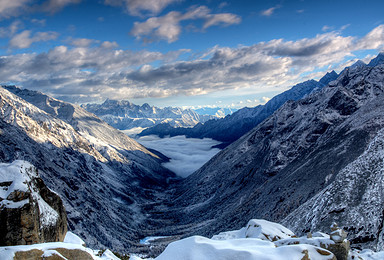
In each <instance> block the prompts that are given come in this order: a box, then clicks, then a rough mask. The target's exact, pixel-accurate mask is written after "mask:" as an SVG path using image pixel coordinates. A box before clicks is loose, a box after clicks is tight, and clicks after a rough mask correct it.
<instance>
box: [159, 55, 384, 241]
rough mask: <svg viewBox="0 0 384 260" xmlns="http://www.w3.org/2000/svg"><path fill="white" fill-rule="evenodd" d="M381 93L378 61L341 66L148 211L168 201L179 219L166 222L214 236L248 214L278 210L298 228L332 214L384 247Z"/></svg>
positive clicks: (354, 236)
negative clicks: (321, 85) (328, 80)
mask: <svg viewBox="0 0 384 260" xmlns="http://www.w3.org/2000/svg"><path fill="white" fill-rule="evenodd" d="M383 92H384V64H383V63H378V64H376V65H375V66H354V67H351V68H347V69H345V70H344V71H343V72H342V74H341V75H340V76H339V77H338V79H337V80H335V81H333V82H331V83H330V84H329V85H328V86H327V87H325V88H323V89H322V90H321V91H318V92H315V93H312V94H310V95H308V96H307V97H305V98H303V99H301V100H298V101H288V102H286V103H285V104H284V105H283V106H282V107H281V108H280V109H279V110H277V111H276V112H275V113H274V114H273V115H272V116H270V117H269V118H267V119H266V120H265V121H263V122H262V123H261V124H259V125H258V126H257V127H255V128H254V129H253V130H252V131H250V132H249V133H247V134H246V135H244V136H243V137H241V138H240V139H239V140H238V141H236V142H234V143H233V144H231V145H230V146H228V147H227V148H226V149H224V150H223V151H221V152H220V153H218V154H217V155H216V156H215V157H213V158H212V159H211V160H210V161H209V162H208V163H206V164H205V165H204V166H203V167H202V168H201V169H200V170H198V171H197V172H195V173H194V174H192V175H191V176H189V177H188V178H186V179H184V180H183V181H182V183H181V185H179V186H178V187H177V189H176V191H175V193H174V194H175V198H174V199H173V200H172V201H171V202H169V204H168V205H166V206H163V205H157V206H155V207H154V210H156V211H159V210H164V211H167V209H168V211H167V216H168V218H172V217H173V218H176V219H178V220H177V222H179V223H183V225H182V226H178V227H175V228H174V229H173V230H169V229H168V231H169V232H170V233H171V232H174V233H177V232H180V233H184V234H185V233H188V234H205V235H211V234H213V233H216V232H218V231H220V230H225V229H234V228H238V227H240V226H242V225H244V222H243V221H244V219H247V218H251V217H257V218H264V219H268V220H272V221H281V220H284V219H285V220H284V222H283V223H284V224H285V225H287V226H288V227H294V231H295V232H298V231H299V232H300V231H301V232H303V231H305V229H306V227H311V228H312V227H316V228H318V229H320V230H323V229H324V226H329V222H330V221H332V220H335V219H336V220H340V223H341V227H342V228H344V229H346V230H347V231H349V238H350V239H351V240H352V241H357V242H358V241H361V242H369V246H370V247H371V248H377V249H382V248H383V244H382V239H381V234H382V233H381V232H382V224H381V223H383V220H384V219H383V218H384V217H383V209H384V208H383V206H382V205H383V203H382V201H381V200H382V195H381V194H380V190H381V185H382V183H381V179H382V178H381V176H380V173H381V171H382V170H383V167H382V164H381V163H382V158H381V157H382V155H381V149H380V147H381V146H380V144H381V142H382V137H381V136H382V134H381V132H380V131H381V129H383V128H384V113H383V112H384V93H383ZM295 210H296V211H295ZM312 211H313V212H312ZM362 211H363V212H365V213H360V212H362ZM180 212H182V213H180ZM208 226H209V228H208ZM212 232H213V233H212Z"/></svg>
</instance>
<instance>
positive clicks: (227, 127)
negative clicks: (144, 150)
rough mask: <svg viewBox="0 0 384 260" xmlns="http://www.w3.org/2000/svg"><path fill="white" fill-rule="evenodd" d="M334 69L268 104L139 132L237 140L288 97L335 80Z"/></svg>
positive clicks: (300, 96) (289, 98)
mask: <svg viewBox="0 0 384 260" xmlns="http://www.w3.org/2000/svg"><path fill="white" fill-rule="evenodd" d="M337 76H338V74H337V73H336V72H335V71H332V72H329V73H327V74H326V75H324V77H322V78H321V79H320V80H319V81H316V80H308V81H305V82H303V83H299V84H297V85H295V86H293V87H292V88H291V89H289V90H287V91H285V92H283V93H281V94H279V95H277V96H275V97H273V98H272V99H271V100H269V101H268V102H267V103H266V104H265V105H259V106H256V107H253V108H248V107H245V108H242V109H240V110H238V111H236V112H234V113H233V114H230V115H227V116H226V117H224V118H219V119H217V118H216V119H211V120H209V121H207V122H205V123H199V124H197V125H195V126H194V127H193V128H184V127H177V128H176V127H173V126H172V125H171V124H168V123H163V124H158V125H155V126H153V127H150V128H148V129H145V130H143V131H142V132H141V133H140V134H139V136H145V135H158V136H160V137H164V136H168V135H169V136H177V135H185V136H187V137H193V138H212V139H215V140H217V141H221V142H223V143H222V144H221V145H220V146H219V147H220V148H223V147H226V146H227V145H229V144H230V143H232V142H234V141H236V140H237V139H238V138H240V137H241V136H242V135H244V134H245V133H247V132H248V131H249V130H251V129H252V128H254V127H255V126H257V125H258V124H259V123H261V122H262V121H263V120H264V119H266V118H267V117H268V116H270V115H271V114H272V113H273V112H274V111H276V110H277V109H278V108H279V107H281V106H282V105H283V104H284V103H285V102H286V101H288V100H298V99H301V98H303V97H304V96H305V95H308V94H310V93H311V92H313V91H318V90H320V89H321V88H323V87H324V86H326V85H327V84H328V83H329V82H331V81H332V80H335V79H336V78H337Z"/></svg>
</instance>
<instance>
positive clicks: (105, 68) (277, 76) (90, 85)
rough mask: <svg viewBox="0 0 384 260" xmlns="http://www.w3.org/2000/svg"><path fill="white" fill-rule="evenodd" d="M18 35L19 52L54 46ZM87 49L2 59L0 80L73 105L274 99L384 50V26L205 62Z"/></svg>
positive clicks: (231, 52)
mask: <svg viewBox="0 0 384 260" xmlns="http://www.w3.org/2000/svg"><path fill="white" fill-rule="evenodd" d="M191 15H192V16H193V15H194V14H191ZM17 35H20V36H19V40H18V41H16V40H15V42H14V43H13V44H14V45H15V46H18V47H19V48H24V47H26V46H27V45H30V44H31V43H32V42H34V41H36V40H37V38H40V39H47V38H49V37H47V36H46V37H45V38H44V37H37V36H43V35H39V34H32V33H31V32H28V31H27V32H25V31H24V32H22V33H20V34H16V35H15V36H17ZM35 37H36V38H35ZM13 38H15V37H13ZM16 39H17V38H16ZM31 39H34V40H31ZM87 42H88V41H87V40H81V41H80V43H81V44H80V43H79V44H77V45H72V47H68V46H58V47H55V48H53V49H51V50H49V51H48V52H43V53H30V54H23V55H21V54H20V55H19V54H17V55H8V56H2V57H0V78H1V79H2V80H3V82H14V83H17V84H19V85H22V86H24V87H27V88H32V89H33V88H36V87H39V90H40V91H43V92H46V93H48V94H51V95H54V96H55V97H58V98H61V99H64V100H67V101H72V102H89V101H102V100H104V99H105V98H117V99H123V98H125V99H127V98H128V99H132V98H150V97H170V96H176V95H186V96H193V95H198V94H206V93H213V92H218V91H225V90H232V89H237V91H238V92H240V91H248V92H247V93H251V92H252V93H256V92H257V93H265V92H271V91H273V92H276V91H279V90H284V89H285V88H286V87H288V86H292V85H294V84H296V83H298V82H299V81H302V80H303V78H302V77H303V75H316V76H318V75H319V74H314V73H320V72H321V73H325V72H326V71H327V70H330V69H337V66H338V65H337V64H340V63H342V62H343V61H344V60H345V59H346V58H347V57H349V58H350V57H353V53H354V52H355V51H361V50H367V49H377V50H381V48H383V47H384V25H380V26H378V27H376V28H374V29H373V30H372V31H371V32H369V33H367V34H366V35H365V36H363V37H360V38H357V37H351V36H342V35H341V34H340V32H328V33H323V34H319V35H317V36H315V37H312V38H304V39H298V40H296V41H285V40H283V39H275V40H271V41H268V42H261V43H257V44H254V45H251V46H240V47H237V48H228V47H220V46H216V47H214V48H212V49H210V50H207V51H206V53H203V54H201V55H200V56H198V55H196V54H193V53H192V54H191V55H189V57H188V58H187V59H185V54H186V53H188V52H189V51H190V50H178V51H175V52H169V53H161V52H153V51H145V50H143V51H139V52H133V51H129V50H122V49H119V47H118V46H117V44H116V43H115V42H94V43H93V44H91V45H87ZM182 54H183V56H180V55H182ZM181 57H183V58H184V60H181ZM334 64H336V67H332V66H333V65H334ZM322 71H323V72H322ZM321 73H320V74H321ZM260 96H263V94H260Z"/></svg>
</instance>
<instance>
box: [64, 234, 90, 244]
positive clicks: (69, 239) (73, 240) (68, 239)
mask: <svg viewBox="0 0 384 260" xmlns="http://www.w3.org/2000/svg"><path fill="white" fill-rule="evenodd" d="M64 243H69V244H75V245H85V242H84V240H82V239H81V238H80V237H79V236H78V235H76V234H74V233H72V232H71V231H68V232H67V234H66V235H65V238H64Z"/></svg>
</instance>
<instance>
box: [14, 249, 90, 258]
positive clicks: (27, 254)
mask: <svg viewBox="0 0 384 260" xmlns="http://www.w3.org/2000/svg"><path fill="white" fill-rule="evenodd" d="M26 259H44V260H65V259H79V260H93V259H94V258H93V257H92V256H91V255H90V254H89V253H87V252H85V251H83V250H80V249H66V248H55V249H51V250H49V254H47V253H45V252H43V251H41V250H38V249H32V250H29V251H19V252H16V253H15V256H14V258H13V260H26Z"/></svg>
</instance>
